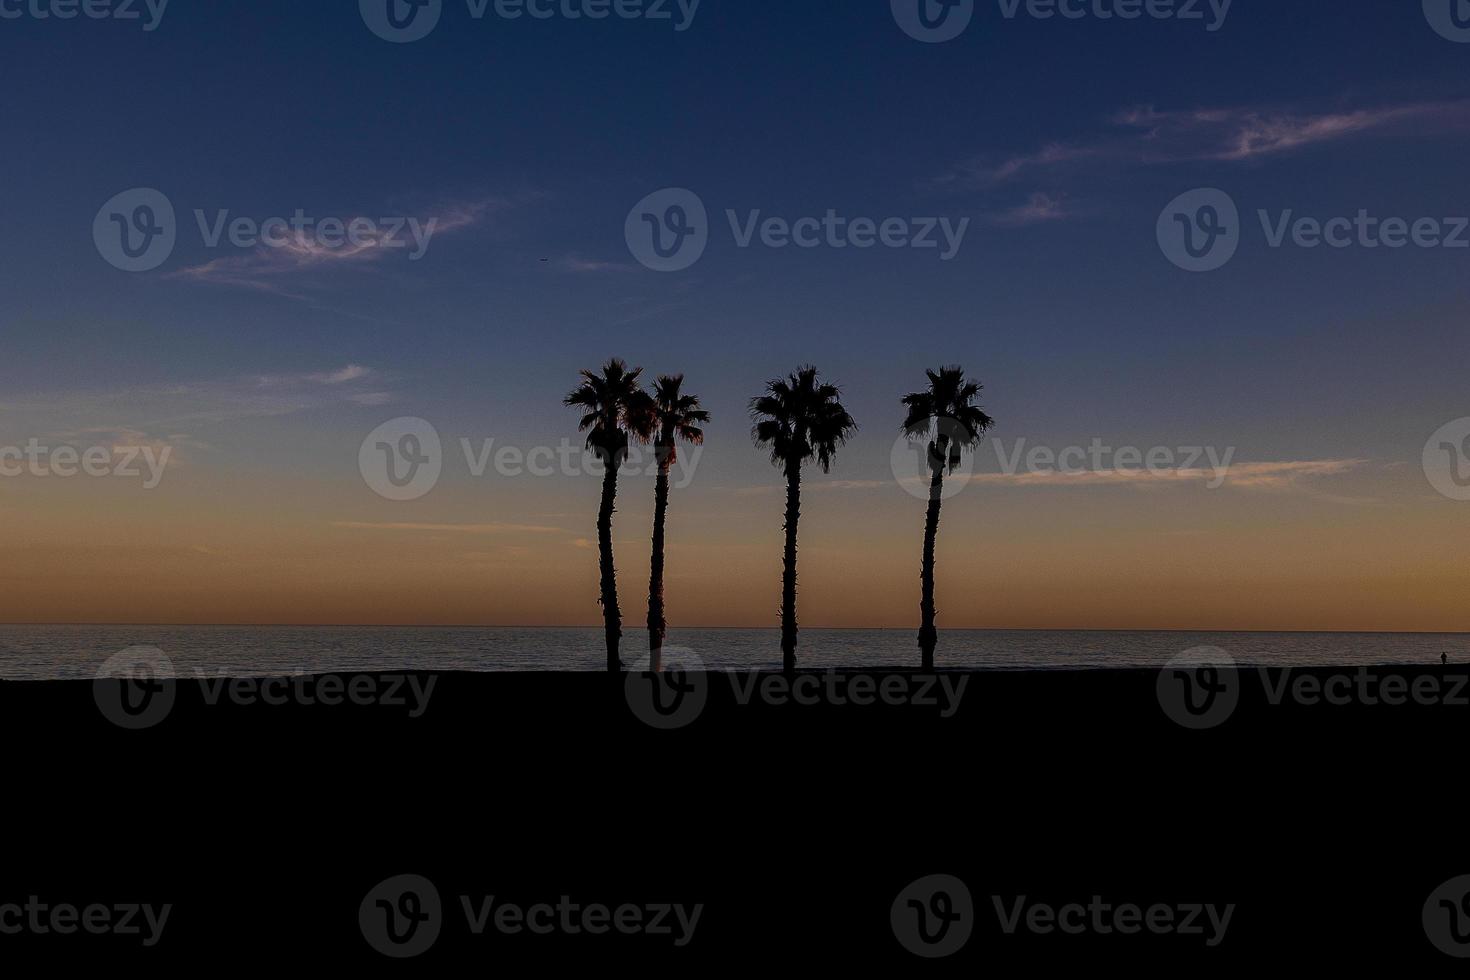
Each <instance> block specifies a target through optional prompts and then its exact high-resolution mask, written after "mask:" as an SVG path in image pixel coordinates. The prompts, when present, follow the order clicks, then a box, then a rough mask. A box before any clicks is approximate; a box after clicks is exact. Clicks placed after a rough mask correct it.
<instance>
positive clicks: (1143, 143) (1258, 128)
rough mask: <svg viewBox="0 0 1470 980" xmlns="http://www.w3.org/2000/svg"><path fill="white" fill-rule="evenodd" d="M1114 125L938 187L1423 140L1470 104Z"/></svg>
mask: <svg viewBox="0 0 1470 980" xmlns="http://www.w3.org/2000/svg"><path fill="white" fill-rule="evenodd" d="M1108 122H1109V123H1110V124H1111V125H1112V126H1114V127H1115V128H1117V129H1118V130H1120V132H1118V133H1116V134H1114V135H1109V136H1105V137H1101V138H1097V139H1092V140H1078V141H1071V142H1066V141H1061V142H1053V143H1049V144H1047V145H1046V146H1044V147H1042V148H1041V149H1039V150H1036V151H1034V152H1030V153H1022V154H1017V155H1014V156H1011V157H1008V158H1005V159H999V160H997V159H996V158H994V157H992V156H989V155H982V156H978V157H975V158H973V159H971V160H969V161H966V162H964V163H962V164H960V165H959V166H957V167H955V168H953V169H952V170H950V171H949V172H948V173H945V174H942V175H940V176H939V177H937V178H935V179H934V181H933V184H934V185H935V186H937V187H941V188H943V187H960V188H977V187H991V186H995V185H999V184H1003V183H1006V182H1008V181H1011V180H1014V179H1016V178H1018V177H1021V176H1023V175H1026V174H1029V173H1032V172H1035V171H1044V172H1054V171H1056V170H1059V169H1062V168H1064V167H1066V166H1069V165H1073V164H1077V163H1080V162H1085V161H1094V162H1111V163H1115V164H1120V165H1148V166H1157V165H1163V164H1173V163H1185V162H1190V161H1202V160H1215V161H1227V162H1228V161H1245V160H1253V159H1257V158H1261V157H1270V156H1276V155H1280V154H1284V153H1289V152H1291V151H1295V150H1300V149H1304V148H1306V147H1310V146H1315V145H1318V144H1323V143H1332V142H1337V141H1339V140H1344V139H1347V138H1350V137H1354V136H1360V135H1365V134H1370V133H1383V134H1387V133H1389V132H1392V131H1394V129H1395V128H1397V127H1401V126H1403V125H1405V124H1408V123H1413V124H1415V125H1416V126H1417V127H1418V129H1417V132H1418V133H1419V134H1420V135H1424V134H1426V133H1434V132H1450V131H1456V130H1460V129H1465V128H1467V124H1470V101H1464V100H1462V101H1451V102H1422V103H1408V104H1403V105H1391V106H1379V107H1374V108H1365V109H1354V110H1346V111H1329V112H1321V111H1317V112H1313V111H1309V110H1303V109H1265V108H1215V109H1193V110H1186V111H1159V110H1158V109H1157V108H1155V107H1154V106H1151V105H1145V106H1134V107H1132V108H1129V109H1125V110H1124V111H1122V112H1119V113H1117V114H1115V115H1114V116H1113V117H1112V118H1111V119H1109V120H1108Z"/></svg>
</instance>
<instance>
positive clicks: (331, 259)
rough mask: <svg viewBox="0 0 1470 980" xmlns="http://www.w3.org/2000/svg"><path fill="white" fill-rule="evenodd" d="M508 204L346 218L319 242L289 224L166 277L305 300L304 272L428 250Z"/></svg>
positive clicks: (482, 202)
mask: <svg viewBox="0 0 1470 980" xmlns="http://www.w3.org/2000/svg"><path fill="white" fill-rule="evenodd" d="M512 203H513V202H512V201H511V200H509V199H506V198H498V197H490V198H481V199H478V200H474V201H459V202H451V203H448V204H445V205H442V206H441V207H439V208H436V209H433V213H432V214H430V215H427V216H425V217H414V218H409V217H407V216H404V217H402V218H398V219H393V220H382V219H371V218H363V217H361V216H359V217H356V218H348V219H344V220H343V222H342V224H343V225H344V227H345V228H347V229H353V234H352V235H351V236H350V237H349V238H346V239H344V240H343V241H342V242H340V243H338V242H332V243H328V242H325V241H323V236H322V235H321V234H320V233H319V230H318V229H316V228H304V229H294V228H293V229H291V230H290V231H289V233H288V234H287V235H285V237H284V238H281V240H279V241H277V242H274V243H272V244H264V243H262V244H259V245H256V246H255V247H254V248H252V249H250V250H249V251H247V252H245V253H243V254H238V255H225V256H221V257H220V258H217V259H212V260H210V261H208V262H204V263H202V264H200V265H193V266H187V267H185V268H182V269H179V270H177V271H175V272H171V273H168V274H166V275H165V276H164V278H166V279H176V280H182V281H187V282H203V283H213V284H216V285H224V286H237V287H241V288H245V289H255V290H260V291H264V292H270V293H275V294H278V295H282V296H287V297H290V298H293V299H304V298H305V297H304V296H303V295H301V293H300V289H301V284H300V282H299V280H300V279H301V278H302V277H303V274H306V273H313V272H325V271H329V270H334V269H347V268H354V267H360V266H365V265H367V264H370V263H374V262H378V261H380V260H382V259H384V258H386V257H388V256H389V255H392V254H394V253H395V252H398V253H402V252H409V253H411V254H412V253H414V252H415V251H417V250H420V249H422V248H426V247H427V246H428V243H429V240H431V239H433V238H436V237H439V236H441V235H446V234H453V233H455V232H457V231H461V230H463V229H466V228H472V227H474V226H476V225H479V224H481V223H482V222H484V221H485V220H487V219H488V218H489V217H490V216H491V215H493V214H494V213H496V212H497V211H500V210H502V209H505V208H508V207H510V206H512ZM355 225H356V228H355V229H354V226H355ZM277 237H278V238H280V236H279V235H277Z"/></svg>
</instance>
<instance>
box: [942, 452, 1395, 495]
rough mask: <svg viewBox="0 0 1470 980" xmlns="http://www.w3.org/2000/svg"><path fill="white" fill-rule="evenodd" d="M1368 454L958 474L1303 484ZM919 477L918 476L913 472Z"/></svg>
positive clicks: (1003, 479) (1007, 480) (1054, 483)
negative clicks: (1225, 463) (1216, 465)
mask: <svg viewBox="0 0 1470 980" xmlns="http://www.w3.org/2000/svg"><path fill="white" fill-rule="evenodd" d="M1368 462H1369V461H1368V460H1366V459H1311V460H1281V461H1270V462H1255V463H1233V464H1230V465H1228V466H1222V467H1221V468H1220V469H1219V470H1216V469H1214V468H1212V467H1190V468H1181V469H1163V468H1158V469H1145V468H1141V467H1140V468H1121V469H1095V470H1093V469H1086V470H1035V471H1029V472H1025V473H972V474H969V475H968V476H962V477H959V479H961V480H964V481H967V482H970V483H979V484H990V485H997V486H1013V487H1041V486H1046V487H1087V486H1137V487H1152V486H1163V485H1169V484H1212V483H1214V484H1221V485H1224V486H1229V487H1238V488H1243V489H1252V490H1300V489H1303V488H1305V487H1306V486H1307V483H1306V481H1309V480H1312V479H1316V478H1321V477H1330V476H1340V475H1342V474H1345V473H1348V472H1351V471H1353V470H1356V469H1358V468H1360V467H1362V466H1365V465H1367V464H1368ZM914 480H915V482H918V478H917V477H916V478H914Z"/></svg>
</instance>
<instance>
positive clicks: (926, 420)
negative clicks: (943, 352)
mask: <svg viewBox="0 0 1470 980" xmlns="http://www.w3.org/2000/svg"><path fill="white" fill-rule="evenodd" d="M924 373H925V374H927V375H928V376H929V387H928V388H926V389H925V390H923V391H916V392H914V393H912V394H910V395H905V396H904V398H903V404H904V405H905V406H907V407H908V416H907V417H906V418H905V419H904V422H903V431H904V433H905V434H906V435H907V436H908V437H909V438H910V439H915V440H919V439H927V440H928V441H929V447H928V453H927V455H926V459H927V460H928V464H929V516H928V518H927V519H926V520H925V522H924V564H923V568H922V570H921V572H920V578H922V579H923V585H924V589H923V593H924V594H923V598H922V599H921V601H920V603H919V611H920V614H921V616H922V620H923V621H922V623H921V624H920V626H919V651H920V653H921V654H922V656H923V662H924V669H925V670H933V669H934V648H935V647H936V646H937V645H938V643H939V634H938V632H937V631H936V630H935V628H934V540H935V538H936V537H937V536H938V534H939V505H940V504H941V503H942V502H943V497H944V475H945V473H946V472H949V473H953V472H954V471H955V469H956V468H958V467H959V465H960V458H961V454H962V453H963V452H964V450H966V449H974V447H975V445H976V444H977V443H979V441H980V436H981V435H983V434H984V433H985V431H986V430H987V429H989V428H990V427H991V426H992V425H994V424H995V421H994V420H993V419H992V418H991V417H990V416H989V415H986V414H985V413H984V412H982V411H981V410H980V406H979V405H976V404H975V399H976V398H978V397H979V396H980V390H981V385H980V384H979V383H978V382H975V381H967V380H965V369H964V368H962V367H958V366H956V367H942V368H940V369H939V371H938V372H935V371H925V372H924Z"/></svg>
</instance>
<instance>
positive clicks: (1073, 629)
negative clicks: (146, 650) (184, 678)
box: [0, 622, 1470, 636]
mask: <svg viewBox="0 0 1470 980" xmlns="http://www.w3.org/2000/svg"><path fill="white" fill-rule="evenodd" d="M16 626H29V627H132V628H139V629H148V628H173V629H180V628H181V629H188V628H194V629H382V630H393V629H423V630H435V629H438V630H456V629H457V630H596V631H598V632H601V631H602V628H603V627H602V625H601V624H600V623H598V624H593V625H573V626H548V625H545V624H537V625H520V624H509V625H508V624H486V623H470V624H466V623H457V624H456V623H408V624H404V623H100V622H73V623H55V622H52V623H45V622H0V628H5V627H16ZM801 629H802V631H813V630H824V631H828V632H872V633H896V632H902V631H904V630H913V629H917V627H914V626H803V627H801ZM675 630H728V631H735V630H750V631H755V630H768V631H773V632H780V630H781V627H780V625H779V624H777V625H775V626H679V627H671V628H670V632H674V631H675ZM631 632H633V633H640V632H645V631H644V630H642V629H641V628H640V629H638V630H634V631H631ZM946 632H951V633H1237V634H1247V635H1249V634H1266V633H1293V634H1303V635H1308V634H1319V635H1328V636H1331V635H1336V634H1349V633H1356V634H1360V635H1383V636H1470V630H1394V629H1218V628H1208V627H1137V628H1127V627H1103V628H1093V627H1077V626H1067V627H1048V626H951V627H946V628H943V629H940V631H939V634H940V635H941V636H943V635H944V634H945V633H946ZM624 635H625V636H626V635H628V632H627V631H625V633H624Z"/></svg>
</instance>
